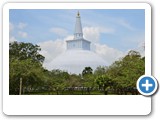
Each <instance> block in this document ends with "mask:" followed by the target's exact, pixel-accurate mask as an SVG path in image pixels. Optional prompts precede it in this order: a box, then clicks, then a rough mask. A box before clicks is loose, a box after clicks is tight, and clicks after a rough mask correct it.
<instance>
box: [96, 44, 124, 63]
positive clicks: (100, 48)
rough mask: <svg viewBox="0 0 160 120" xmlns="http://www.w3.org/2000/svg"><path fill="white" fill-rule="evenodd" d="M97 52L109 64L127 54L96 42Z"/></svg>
mask: <svg viewBox="0 0 160 120" xmlns="http://www.w3.org/2000/svg"><path fill="white" fill-rule="evenodd" d="M95 52H96V53H97V54H98V55H99V56H101V57H102V58H103V59H104V60H106V61H107V62H108V63H109V64H112V63H113V62H114V61H116V60H118V59H119V58H121V57H123V56H124V55H125V53H123V52H122V51H119V50H117V49H114V48H111V47H109V46H107V45H101V44H98V43H96V44H95Z"/></svg>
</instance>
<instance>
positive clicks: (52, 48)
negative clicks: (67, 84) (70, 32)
mask: <svg viewBox="0 0 160 120" xmlns="http://www.w3.org/2000/svg"><path fill="white" fill-rule="evenodd" d="M68 38H71V36H67V37H66V38H64V39H57V40H48V41H45V42H40V43H38V45H39V46H40V48H41V52H40V53H41V54H42V55H43V56H44V57H45V61H44V64H43V65H44V67H46V68H50V65H51V64H50V63H51V62H52V60H53V59H54V58H55V57H57V56H58V55H60V54H61V53H63V52H64V51H65V50H66V42H65V40H66V39H68ZM72 39H73V38H72Z"/></svg>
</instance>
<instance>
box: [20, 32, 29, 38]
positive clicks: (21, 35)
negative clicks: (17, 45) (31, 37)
mask: <svg viewBox="0 0 160 120" xmlns="http://www.w3.org/2000/svg"><path fill="white" fill-rule="evenodd" d="M18 35H19V37H21V38H27V37H28V34H27V33H26V32H23V31H18Z"/></svg>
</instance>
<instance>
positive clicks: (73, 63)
mask: <svg viewBox="0 0 160 120" xmlns="http://www.w3.org/2000/svg"><path fill="white" fill-rule="evenodd" d="M66 42H67V50H66V51H65V52H64V53H62V54H60V55H59V56H57V57H56V58H55V59H53V61H52V63H51V64H52V65H53V66H52V69H59V70H63V71H67V72H68V73H75V74H80V73H82V71H83V69H84V68H85V67H91V68H92V69H93V70H95V69H96V68H97V67H99V66H107V65H108V64H107V62H106V61H104V60H103V59H102V58H101V57H100V56H98V55H97V54H96V53H94V52H92V51H90V43H91V42H90V41H88V40H85V39H84V38H83V32H82V26H81V20H80V14H79V12H78V14H77V17H76V25H75V32H74V38H73V40H67V41H66Z"/></svg>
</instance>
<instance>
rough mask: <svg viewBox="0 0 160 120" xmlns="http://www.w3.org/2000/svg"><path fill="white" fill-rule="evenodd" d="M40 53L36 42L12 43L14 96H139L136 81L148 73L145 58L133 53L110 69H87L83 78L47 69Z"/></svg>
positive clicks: (10, 69)
mask: <svg viewBox="0 0 160 120" xmlns="http://www.w3.org/2000/svg"><path fill="white" fill-rule="evenodd" d="M40 51H41V48H40V47H39V46H38V45H33V44H32V43H24V42H12V43H9V94H10V95H19V94H24V95H33V94H37V95H41V94H42V95H54V94H56V95H101V94H102V95H103V94H104V95H108V94H114V95H127V94H134V95H136V94H139V93H138V91H137V89H136V81H137V79H138V78H139V77H140V76H141V75H143V74H145V57H142V56H141V55H140V53H139V52H137V51H133V50H131V51H129V52H128V54H127V55H126V56H124V57H123V58H121V59H119V60H117V61H115V62H114V63H113V64H111V65H110V66H99V67H97V68H96V70H94V71H93V70H92V68H91V67H90V66H86V67H85V68H84V70H83V71H82V73H81V74H79V75H76V74H69V73H68V72H67V71H62V70H58V69H56V70H51V71H49V70H47V69H45V68H44V67H43V66H42V65H43V62H44V60H45V57H44V56H42V55H41V54H40Z"/></svg>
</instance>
